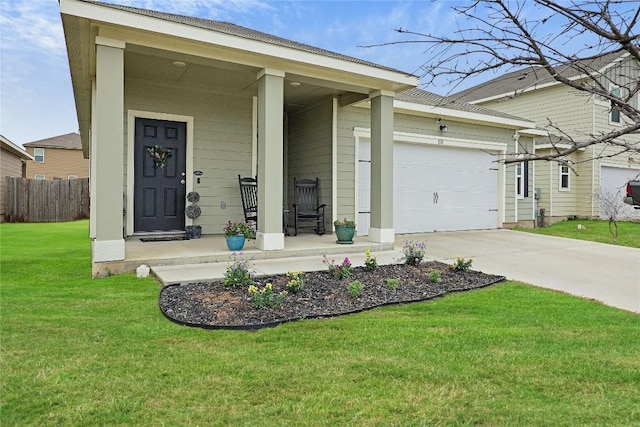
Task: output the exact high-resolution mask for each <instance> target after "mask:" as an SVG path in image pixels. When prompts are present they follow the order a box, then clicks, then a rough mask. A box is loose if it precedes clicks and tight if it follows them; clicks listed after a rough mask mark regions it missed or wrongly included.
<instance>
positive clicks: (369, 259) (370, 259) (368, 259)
mask: <svg viewBox="0 0 640 427" xmlns="http://www.w3.org/2000/svg"><path fill="white" fill-rule="evenodd" d="M364 256H365V258H364V269H365V270H367V271H373V270H375V269H376V268H378V260H377V259H376V257H374V256H371V250H370V249H367V250H366V251H364Z"/></svg>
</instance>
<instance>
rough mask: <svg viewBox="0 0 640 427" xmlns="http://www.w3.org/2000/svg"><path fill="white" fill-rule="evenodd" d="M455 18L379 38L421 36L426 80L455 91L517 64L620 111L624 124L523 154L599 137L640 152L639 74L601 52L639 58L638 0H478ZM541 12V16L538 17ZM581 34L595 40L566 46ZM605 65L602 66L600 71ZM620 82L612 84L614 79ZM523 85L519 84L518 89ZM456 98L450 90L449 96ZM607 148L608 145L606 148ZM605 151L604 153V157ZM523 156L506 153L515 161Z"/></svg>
mask: <svg viewBox="0 0 640 427" xmlns="http://www.w3.org/2000/svg"><path fill="white" fill-rule="evenodd" d="M452 9H453V10H454V11H455V12H457V14H458V15H457V16H458V19H457V21H456V26H454V28H453V29H451V30H449V31H448V32H447V33H446V34H435V33H433V34H432V33H422V32H420V31H415V30H410V29H406V28H399V29H397V30H396V31H397V32H398V33H399V34H400V35H402V36H403V37H406V38H408V39H405V40H400V41H395V42H389V43H384V44H380V45H377V46H382V45H394V44H406V43H418V44H423V45H425V46H426V49H425V55H426V56H427V57H428V58H430V59H429V61H428V62H426V63H425V64H423V66H422V67H421V73H422V75H421V78H422V79H423V83H424V84H425V85H426V86H427V87H428V86H430V85H433V84H436V83H437V82H439V81H443V80H444V81H446V83H447V85H448V86H449V87H450V90H449V94H451V93H453V92H454V91H455V90H457V88H458V87H459V86H460V85H461V84H462V83H463V82H465V81H467V80H469V79H470V78H472V77H476V76H479V75H483V76H486V75H487V73H493V74H495V73H503V74H504V73H506V72H511V71H515V70H522V72H523V73H526V74H528V75H530V76H534V77H535V78H534V82H533V83H531V85H530V86H529V87H531V86H534V85H538V84H539V83H540V82H543V81H544V82H547V81H548V80H550V79H553V80H552V81H556V82H558V83H561V84H563V85H566V86H568V87H570V88H572V89H574V90H576V91H577V92H579V93H584V94H585V95H588V96H593V97H595V98H596V99H597V100H598V101H600V102H601V103H607V105H609V106H610V108H611V109H612V110H617V111H619V112H620V115H621V118H622V119H623V120H621V126H620V127H619V128H615V129H613V130H611V131H607V132H602V133H601V134H597V135H590V134H588V135H583V136H581V137H577V136H576V135H575V134H574V135H570V133H569V132H563V131H562V129H560V127H558V126H555V127H554V126H553V124H551V123H549V125H548V126H547V129H552V130H554V132H555V133H556V134H557V135H560V136H562V144H556V145H554V144H553V143H552V146H553V147H554V150H553V151H552V152H551V153H550V154H544V155H538V154H536V153H526V159H527V160H555V161H563V159H564V158H566V157H567V156H568V155H570V154H572V153H574V152H576V151H578V150H581V149H583V148H586V147H589V146H592V145H597V144H601V145H603V146H607V147H616V148H618V149H619V150H615V151H616V152H617V153H624V152H627V151H628V152H640V142H638V141H640V139H639V138H637V135H638V134H640V110H639V102H638V101H637V98H638V94H640V79H638V78H637V77H634V75H626V74H624V73H622V71H620V72H619V74H615V73H612V72H607V71H606V70H605V69H604V68H603V67H605V65H607V64H604V63H603V62H602V61H601V58H602V57H603V55H605V54H608V53H619V55H618V56H619V57H622V56H623V54H625V55H626V58H627V59H628V58H631V59H635V60H636V61H637V63H636V65H638V64H639V63H640V28H639V27H640V24H639V23H640V7H639V6H638V2H635V1H625V0H475V1H473V2H468V3H466V4H464V5H462V6H454V7H452ZM541 16H542V17H541ZM584 34H589V35H591V36H593V37H591V38H590V40H595V42H594V41H592V42H590V43H589V44H588V43H586V42H585V43H584V44H583V45H582V47H578V48H576V47H574V48H573V50H570V49H568V48H567V45H568V44H569V42H570V41H572V40H573V39H575V38H576V37H581V38H583V39H584V38H585V37H584ZM603 70H604V71H603ZM612 86H614V87H616V88H619V90H617V91H612V90H611V87H612ZM526 89H527V88H522V89H519V90H516V91H515V93H513V96H519V95H520V94H522V93H524V91H525V90H526ZM454 98H455V96H454ZM609 151H611V150H609ZM607 156H610V154H609V153H608V154H603V157H607ZM517 161H521V159H509V160H506V161H505V162H507V163H514V162H517Z"/></svg>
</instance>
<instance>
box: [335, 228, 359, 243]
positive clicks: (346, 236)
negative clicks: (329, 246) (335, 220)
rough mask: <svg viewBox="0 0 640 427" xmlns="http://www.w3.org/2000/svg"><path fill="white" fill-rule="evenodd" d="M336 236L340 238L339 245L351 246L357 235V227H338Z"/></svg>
mask: <svg viewBox="0 0 640 427" xmlns="http://www.w3.org/2000/svg"><path fill="white" fill-rule="evenodd" d="M335 227H336V236H337V237H338V241H337V243H340V244H343V245H344V244H347V245H348V244H351V243H353V235H354V234H355V233H356V229H355V227H347V226H344V225H336V226H335Z"/></svg>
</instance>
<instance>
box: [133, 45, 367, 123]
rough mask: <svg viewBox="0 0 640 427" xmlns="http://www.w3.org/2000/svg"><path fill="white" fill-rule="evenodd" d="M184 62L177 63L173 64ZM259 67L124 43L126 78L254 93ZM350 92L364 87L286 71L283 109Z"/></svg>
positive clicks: (301, 106)
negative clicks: (178, 64) (178, 63)
mask: <svg viewBox="0 0 640 427" xmlns="http://www.w3.org/2000/svg"><path fill="white" fill-rule="evenodd" d="M175 62H180V63H184V66H176V65H175V64H174V63H175ZM259 71H260V68H258V67H253V66H248V65H242V64H235V63H231V62H225V61H221V60H217V59H211V58H203V57H198V56H194V55H187V54H183V53H178V52H170V51H165V50H161V49H155V48H149V47H145V46H139V45H131V44H127V47H126V49H125V77H126V78H130V79H144V80H145V81H152V82H156V83H158V84H164V85H172V86H176V87H192V88H193V87H195V88H198V90H202V91H210V92H218V93H229V94H236V95H240V96H243V95H245V96H254V95H257V93H258V82H257V74H258V72H259ZM353 93H358V94H361V95H362V97H365V96H366V94H367V89H366V88H360V87H356V86H352V85H345V84H340V83H336V82H330V81H325V80H321V79H317V78H312V77H308V76H301V75H297V74H286V76H285V82H284V109H285V111H287V112H291V111H296V110H299V109H303V108H305V107H307V106H310V105H313V104H315V103H317V102H318V101H319V100H321V99H324V98H327V97H332V96H336V97H342V96H346V95H350V94H353Z"/></svg>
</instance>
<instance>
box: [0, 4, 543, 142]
mask: <svg viewBox="0 0 640 427" xmlns="http://www.w3.org/2000/svg"><path fill="white" fill-rule="evenodd" d="M108 2H110V3H118V4H126V5H130V6H135V7H141V8H145V9H153V10H160V11H164V12H171V13H177V14H182V15H189V16H197V17H201V18H208V19H214V20H222V21H228V22H232V23H234V24H238V25H242V26H245V27H249V28H253V29H255V30H259V31H263V32H266V33H269V34H274V35H277V36H280V37H284V38H287V39H291V40H295V41H298V42H302V43H307V44H310V45H313V46H317V47H321V48H324V49H328V50H332V51H335V52H339V53H342V54H345V55H350V56H354V57H357V58H362V59H366V60H369V61H372V62H375V63H378V64H382V65H387V66H390V67H393V68H396V69H400V70H402V71H407V72H410V73H416V74H419V71H418V69H419V67H420V65H422V64H423V63H424V62H426V61H427V60H428V57H427V55H425V53H424V49H425V46H424V45H420V44H397V45H392V46H381V47H369V48H367V47H363V46H367V45H372V44H380V43H385V42H393V41H402V40H406V39H407V38H406V37H404V36H403V35H400V34H398V33H397V32H395V31H394V29H397V28H405V29H409V30H414V31H419V32H421V33H431V32H434V33H441V34H442V33H446V32H449V31H452V30H453V29H454V28H455V19H456V17H457V14H456V13H455V12H454V11H453V10H451V7H452V6H454V5H456V4H458V5H459V4H461V3H464V4H469V1H465V0H459V1H458V0H435V1H431V0H414V1H376V0H361V1H355V0H354V1H332V0H324V1H314V0H310V1H306V0H278V1H275V0H108ZM525 4H526V5H527V6H529V3H525ZM538 13H539V11H535V10H529V11H527V16H528V17H529V18H531V19H533V20H536V19H537V18H538V16H540V15H538ZM547 26H548V24H547ZM491 77H493V76H487V77H486V79H489V78H491ZM480 81H481V80H479V79H475V80H473V81H469V82H467V84H465V85H461V86H458V87H457V88H456V91H457V90H461V89H464V88H466V87H468V86H470V85H471V84H477V83H479V82H480ZM422 88H423V89H425V90H429V91H431V92H434V93H438V94H442V95H445V94H447V92H448V90H449V88H447V87H446V86H440V87H433V86H431V87H424V86H422ZM77 131H78V124H77V120H76V113H75V106H74V102H73V92H72V89H71V78H70V75H69V67H68V63H67V56H66V49H65V43H64V37H63V32H62V24H61V22H60V12H59V7H58V1H57V0H0V133H1V134H2V135H4V136H5V137H6V138H9V139H10V140H11V141H13V142H14V143H16V144H18V145H21V144H24V143H26V142H31V141H35V140H39V139H44V138H49V137H52V136H57V135H61V134H65V133H69V132H77Z"/></svg>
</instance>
